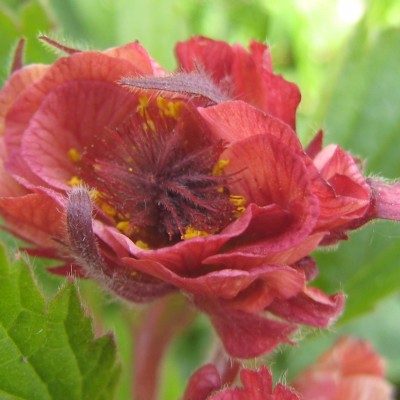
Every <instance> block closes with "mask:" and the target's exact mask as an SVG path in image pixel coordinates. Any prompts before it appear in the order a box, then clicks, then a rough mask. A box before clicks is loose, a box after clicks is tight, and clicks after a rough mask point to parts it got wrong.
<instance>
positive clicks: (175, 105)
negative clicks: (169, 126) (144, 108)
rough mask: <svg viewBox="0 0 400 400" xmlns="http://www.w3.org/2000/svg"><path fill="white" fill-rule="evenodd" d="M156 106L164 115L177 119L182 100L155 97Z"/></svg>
mask: <svg viewBox="0 0 400 400" xmlns="http://www.w3.org/2000/svg"><path fill="white" fill-rule="evenodd" d="M157 106H158V108H159V109H160V110H161V111H162V113H163V114H164V115H165V116H166V117H171V118H175V119H178V117H179V115H180V112H181V110H182V102H180V101H177V102H173V101H168V102H167V101H166V100H165V99H164V98H163V97H161V96H158V97H157Z"/></svg>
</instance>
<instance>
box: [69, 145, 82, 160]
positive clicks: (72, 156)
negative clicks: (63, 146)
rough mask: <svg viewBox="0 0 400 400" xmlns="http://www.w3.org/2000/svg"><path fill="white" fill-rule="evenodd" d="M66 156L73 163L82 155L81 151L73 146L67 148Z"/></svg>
mask: <svg viewBox="0 0 400 400" xmlns="http://www.w3.org/2000/svg"><path fill="white" fill-rule="evenodd" d="M67 154H68V158H69V159H70V160H71V161H72V162H73V163H77V162H78V161H80V160H81V158H82V155H81V153H80V152H79V151H78V150H77V149H75V147H71V148H70V149H69V150H68V153H67Z"/></svg>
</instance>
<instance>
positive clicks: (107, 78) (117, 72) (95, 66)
mask: <svg viewBox="0 0 400 400" xmlns="http://www.w3.org/2000/svg"><path fill="white" fill-rule="evenodd" d="M134 73H135V69H134V68H133V67H132V64H131V63H130V62H128V61H126V60H123V59H121V60H116V59H115V58H113V57H108V56H106V55H104V54H101V53H99V52H81V53H75V54H72V55H70V56H69V57H64V58H61V59H59V60H58V61H56V62H55V63H54V64H53V65H52V66H51V67H50V68H49V69H48V70H47V72H46V74H45V75H44V76H43V78H42V79H40V80H39V81H37V82H35V83H34V84H32V85H30V86H29V87H28V88H27V89H26V90H25V91H24V92H22V93H21V95H20V96H19V97H18V98H17V99H16V101H15V102H14V103H13V106H12V107H11V109H10V110H9V112H8V114H7V119H6V129H5V135H6V143H7V147H8V151H9V152H10V153H12V152H13V151H18V150H19V146H20V142H21V139H22V135H23V133H24V131H25V129H26V128H27V127H28V125H29V123H30V121H31V119H32V116H33V115H34V113H35V112H36V111H37V110H38V109H39V107H40V106H41V104H42V102H43V100H44V99H45V97H46V96H47V95H48V94H49V92H51V91H52V90H54V88H55V87H56V86H58V85H62V84H64V83H65V82H67V81H73V80H79V81H85V80H89V81H90V80H95V81H102V82H110V83H114V82H115V81H117V80H118V79H119V78H121V77H122V76H125V75H128V74H131V75H132V74H134Z"/></svg>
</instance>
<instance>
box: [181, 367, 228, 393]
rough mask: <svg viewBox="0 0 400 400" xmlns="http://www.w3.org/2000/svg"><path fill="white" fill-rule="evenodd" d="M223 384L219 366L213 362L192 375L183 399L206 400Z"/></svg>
mask: <svg viewBox="0 0 400 400" xmlns="http://www.w3.org/2000/svg"><path fill="white" fill-rule="evenodd" d="M221 386H222V380H221V377H220V375H219V372H218V370H217V368H216V367H215V366H214V365H213V364H207V365H204V366H203V367H201V368H199V369H198V370H197V371H196V372H195V373H194V374H193V375H192V376H191V377H190V380H189V383H188V385H187V387H186V390H185V394H184V396H183V400H206V399H207V398H208V396H209V395H210V394H211V393H212V392H214V391H215V390H218V389H219V388H220V387H221Z"/></svg>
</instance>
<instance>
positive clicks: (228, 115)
mask: <svg viewBox="0 0 400 400" xmlns="http://www.w3.org/2000/svg"><path fill="white" fill-rule="evenodd" d="M199 113H200V114H201V115H202V116H203V118H204V119H205V121H206V123H207V125H208V127H209V129H210V131H211V132H213V133H214V135H215V137H217V138H219V139H222V140H224V141H226V142H228V143H231V142H235V141H238V140H240V139H244V138H247V137H249V136H253V135H259V134H268V135H271V136H274V137H276V138H277V139H278V140H279V141H280V142H282V143H284V144H285V145H286V146H288V147H289V148H291V149H292V150H293V151H296V152H299V153H301V154H302V153H303V148H302V146H301V143H300V141H299V139H298V138H297V136H296V133H295V132H294V131H293V130H292V129H291V128H290V127H289V126H288V125H286V124H284V123H282V121H280V120H279V119H276V118H273V117H271V116H269V115H267V114H265V113H263V112H261V111H260V110H258V109H257V108H254V107H252V106H250V105H249V104H246V103H244V102H242V101H227V102H224V103H222V104H218V105H216V106H213V107H207V108H200V109H199Z"/></svg>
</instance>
